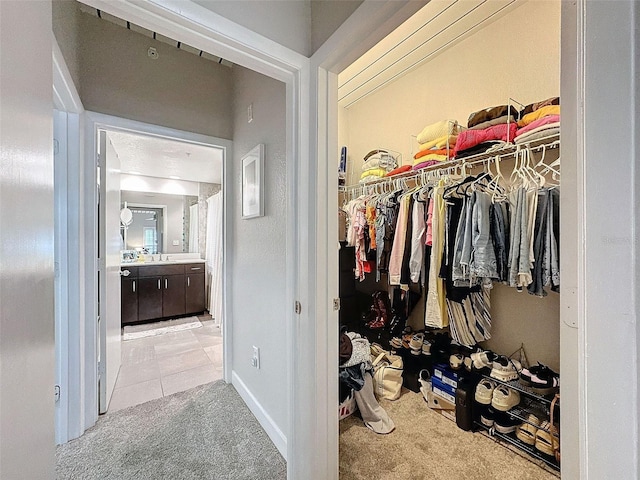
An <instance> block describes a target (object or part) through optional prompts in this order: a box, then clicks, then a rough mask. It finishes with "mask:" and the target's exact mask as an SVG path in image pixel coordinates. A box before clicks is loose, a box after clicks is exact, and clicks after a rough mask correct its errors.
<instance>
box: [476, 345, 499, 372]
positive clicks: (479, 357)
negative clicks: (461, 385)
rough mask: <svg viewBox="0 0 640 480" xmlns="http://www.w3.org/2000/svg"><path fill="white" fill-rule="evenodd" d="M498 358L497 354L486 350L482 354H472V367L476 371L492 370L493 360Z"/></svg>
mask: <svg viewBox="0 0 640 480" xmlns="http://www.w3.org/2000/svg"><path fill="white" fill-rule="evenodd" d="M494 358H496V354H495V353H493V352H492V351H490V350H484V351H482V352H476V353H472V354H471V357H470V359H471V365H472V366H473V368H474V369H476V370H482V369H483V368H491V365H492V364H493V359H494Z"/></svg>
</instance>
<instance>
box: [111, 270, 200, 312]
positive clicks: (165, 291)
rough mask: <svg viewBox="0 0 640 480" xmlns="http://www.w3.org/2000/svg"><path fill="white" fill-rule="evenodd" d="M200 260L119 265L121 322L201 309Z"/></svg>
mask: <svg viewBox="0 0 640 480" xmlns="http://www.w3.org/2000/svg"><path fill="white" fill-rule="evenodd" d="M204 268H205V267H204V263H192V264H169V265H147V266H143V265H140V266H135V267H128V266H127V267H122V268H121V270H122V271H123V272H124V271H125V270H128V271H129V275H128V276H123V277H122V282H121V286H122V309H121V323H122V325H125V324H129V323H135V322H142V321H146V320H155V319H160V318H168V317H178V316H180V315H185V314H189V313H198V312H202V311H204V307H205V275H204Z"/></svg>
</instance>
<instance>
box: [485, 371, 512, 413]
mask: <svg viewBox="0 0 640 480" xmlns="http://www.w3.org/2000/svg"><path fill="white" fill-rule="evenodd" d="M475 399H476V402H478V403H480V404H482V405H491V406H492V407H493V408H494V409H496V410H498V411H501V412H506V411H508V410H510V409H512V408H513V407H515V406H516V405H518V404H519V403H520V393H518V391H516V390H514V389H512V388H509V387H507V386H506V385H496V383H495V382H492V381H491V380H488V379H486V378H485V379H482V380H480V383H478V385H477V386H476V392H475Z"/></svg>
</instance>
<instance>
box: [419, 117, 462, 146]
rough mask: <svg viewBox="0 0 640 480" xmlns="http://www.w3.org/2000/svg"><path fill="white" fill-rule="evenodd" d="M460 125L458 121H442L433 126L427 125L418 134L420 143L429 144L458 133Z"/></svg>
mask: <svg viewBox="0 0 640 480" xmlns="http://www.w3.org/2000/svg"><path fill="white" fill-rule="evenodd" d="M458 130H459V125H458V121H457V120H441V121H439V122H436V123H432V124H431V125H427V126H426V127H424V128H423V129H422V131H421V132H420V133H419V134H418V136H417V140H418V143H428V142H430V141H432V140H435V139H437V138H441V137H445V136H447V135H455V134H456V133H458Z"/></svg>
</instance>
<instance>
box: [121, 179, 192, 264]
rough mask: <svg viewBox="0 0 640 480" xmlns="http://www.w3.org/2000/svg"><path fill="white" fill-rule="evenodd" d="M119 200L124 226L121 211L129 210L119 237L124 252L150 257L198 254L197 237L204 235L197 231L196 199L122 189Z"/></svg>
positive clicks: (188, 196)
mask: <svg viewBox="0 0 640 480" xmlns="http://www.w3.org/2000/svg"><path fill="white" fill-rule="evenodd" d="M120 198H121V202H122V204H123V208H122V210H121V213H120V218H121V220H122V222H123V224H124V223H125V219H126V218H128V217H129V214H128V213H125V212H124V211H125V210H129V211H130V215H131V219H130V222H129V224H128V226H127V228H126V234H123V236H122V241H123V245H122V247H123V248H122V249H123V250H135V251H137V252H138V253H144V254H151V255H155V254H160V253H186V252H188V253H198V252H199V237H200V236H201V235H202V236H204V232H202V234H201V233H200V231H199V230H200V224H202V223H203V222H201V221H200V219H199V213H198V197H197V196H194V195H171V194H161V193H145V192H134V191H128V190H122V191H121V192H120ZM125 204H126V207H124V205H125ZM194 207H195V208H194ZM123 216H124V218H123ZM122 230H124V229H122ZM203 238H204V237H203ZM125 239H126V240H125ZM125 241H126V244H125Z"/></svg>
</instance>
